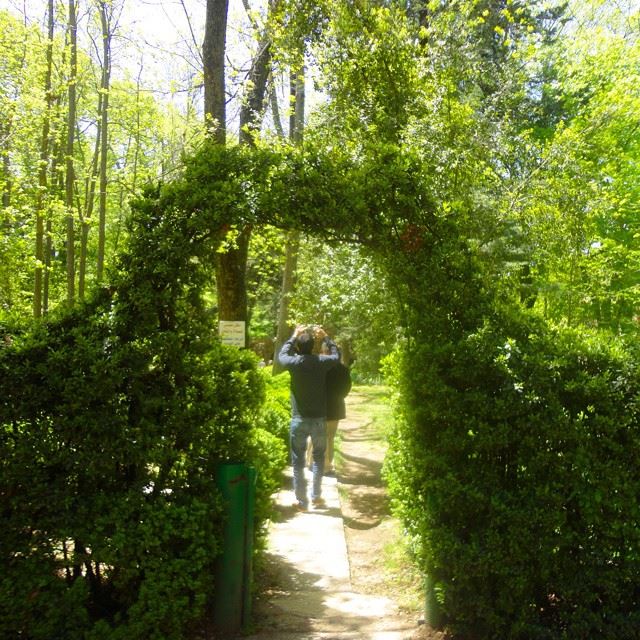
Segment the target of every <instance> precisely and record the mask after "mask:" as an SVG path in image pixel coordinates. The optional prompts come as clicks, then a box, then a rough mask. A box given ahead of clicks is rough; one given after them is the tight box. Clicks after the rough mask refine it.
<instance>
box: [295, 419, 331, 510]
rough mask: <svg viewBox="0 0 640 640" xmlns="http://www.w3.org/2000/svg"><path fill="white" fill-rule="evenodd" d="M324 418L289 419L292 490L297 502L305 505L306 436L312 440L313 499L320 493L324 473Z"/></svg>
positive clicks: (325, 434)
mask: <svg viewBox="0 0 640 640" xmlns="http://www.w3.org/2000/svg"><path fill="white" fill-rule="evenodd" d="M325 425H326V420H325V419H324V418H301V417H296V418H292V419H291V430H290V439H291V464H292V465H293V491H294V493H295V494H296V500H297V501H298V503H299V504H301V505H304V506H306V505H307V502H308V500H307V481H306V479H305V477H304V463H305V454H306V451H307V438H308V437H309V436H311V442H313V467H312V471H313V487H312V490H311V498H312V499H313V500H315V499H317V498H319V497H320V495H321V494H322V474H323V473H324V452H325V449H326V448H327V430H326V426H325Z"/></svg>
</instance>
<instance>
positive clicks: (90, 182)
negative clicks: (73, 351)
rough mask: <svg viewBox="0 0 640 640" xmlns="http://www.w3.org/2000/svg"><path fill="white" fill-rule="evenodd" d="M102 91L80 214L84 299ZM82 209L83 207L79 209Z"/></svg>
mask: <svg viewBox="0 0 640 640" xmlns="http://www.w3.org/2000/svg"><path fill="white" fill-rule="evenodd" d="M102 100H103V98H102V93H99V94H98V127H97V131H96V139H95V143H94V145H93V156H92V157H91V164H90V167H89V171H88V175H87V178H86V186H85V197H84V212H82V213H81V216H80V224H81V234H80V258H79V260H78V298H80V300H83V299H84V286H85V276H86V271H87V251H88V244H89V227H90V224H91V217H92V216H93V204H94V201H95V195H96V180H97V177H98V157H99V155H100V140H101V139H102V137H101V135H100V127H101V124H102V123H101V120H100V113H101V112H102ZM79 210H80V211H82V209H79Z"/></svg>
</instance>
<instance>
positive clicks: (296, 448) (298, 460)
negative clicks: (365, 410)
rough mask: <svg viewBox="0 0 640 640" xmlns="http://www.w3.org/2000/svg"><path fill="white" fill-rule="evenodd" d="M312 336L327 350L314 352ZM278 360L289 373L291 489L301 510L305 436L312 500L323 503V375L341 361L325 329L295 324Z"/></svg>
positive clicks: (304, 496) (304, 501)
mask: <svg viewBox="0 0 640 640" xmlns="http://www.w3.org/2000/svg"><path fill="white" fill-rule="evenodd" d="M314 339H318V340H322V341H323V344H324V347H325V350H326V353H323V354H320V355H315V354H314V353H313V345H314ZM278 359H279V361H280V364H282V366H283V367H284V368H285V369H287V370H288V371H289V373H290V374H291V427H290V432H289V433H290V442H291V464H292V466H293V490H294V492H295V494H296V504H295V505H294V506H295V507H296V508H297V509H298V510H300V511H306V509H307V506H308V499H307V483H306V479H305V477H304V463H305V451H306V448H307V438H308V437H311V440H312V442H313V445H314V455H313V487H312V491H311V501H312V503H313V505H314V506H315V507H322V506H324V500H323V499H322V475H323V473H324V455H325V450H326V443H327V435H326V425H325V423H326V417H327V397H326V386H325V384H326V383H325V377H326V373H327V371H329V370H330V369H331V368H333V367H334V366H336V365H337V364H338V362H339V361H340V353H339V351H338V347H337V346H336V344H335V343H334V342H333V341H332V340H330V339H329V336H327V334H326V332H325V331H324V329H322V328H321V327H315V328H314V329H313V330H310V329H308V328H307V327H305V326H302V325H299V326H298V327H296V329H295V331H294V332H293V335H292V336H291V337H290V338H289V339H288V340H287V341H286V342H285V343H284V345H282V349H281V350H280V353H279V354H278Z"/></svg>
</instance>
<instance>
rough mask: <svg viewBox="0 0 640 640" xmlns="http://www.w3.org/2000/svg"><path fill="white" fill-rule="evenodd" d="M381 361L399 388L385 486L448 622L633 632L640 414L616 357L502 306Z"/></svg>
mask: <svg viewBox="0 0 640 640" xmlns="http://www.w3.org/2000/svg"><path fill="white" fill-rule="evenodd" d="M634 362H635V364H632V363H634ZM389 367H390V373H391V374H392V377H393V378H394V380H395V382H396V383H397V384H399V385H400V387H401V388H402V389H403V390H404V393H403V402H402V405H401V406H400V408H399V412H398V424H397V428H396V433H395V435H394V437H393V442H392V447H391V448H392V451H393V453H392V455H391V456H390V457H389V459H388V460H387V477H388V479H389V481H390V485H391V489H392V492H393V494H394V496H395V500H396V504H397V507H398V510H399V513H400V514H401V515H402V517H403V519H404V521H405V522H406V523H407V527H408V532H409V534H410V536H411V537H412V539H413V540H414V543H415V547H416V550H417V553H418V556H419V558H420V562H421V564H422V566H423V568H424V570H425V571H426V573H428V575H429V576H430V577H431V578H432V580H433V581H435V588H436V597H437V598H438V599H439V601H440V603H441V607H442V611H443V613H444V615H445V617H446V622H447V623H448V624H449V626H450V628H451V629H452V630H454V631H455V632H457V633H458V634H459V636H460V637H462V638H467V637H468V638H494V637H504V638H522V639H525V638H527V639H531V638H549V639H551V638H553V639H556V638H593V637H599V638H611V639H614V638H632V637H635V636H634V634H635V631H634V630H637V628H638V624H639V623H640V621H639V620H638V617H637V616H638V599H639V598H640V592H639V591H638V576H639V575H640V539H639V536H638V527H637V520H638V511H637V493H638V491H639V490H640V475H639V474H638V465H639V463H640V460H638V450H639V444H640V443H639V437H640V430H639V427H640V411H639V405H638V399H639V393H638V385H637V381H638V373H639V372H638V367H637V359H634V358H633V357H632V354H631V353H630V351H629V349H628V347H627V348H625V346H624V344H622V343H619V342H616V341H613V340H611V338H610V337H599V336H596V335H592V336H590V337H586V336H582V335H580V333H579V332H576V331H570V330H556V331H549V329H548V328H546V327H545V326H544V324H542V323H541V322H540V321H539V319H537V318H535V317H531V316H527V315H526V314H525V315H520V314H519V313H515V312H514V311H513V310H511V311H505V310H503V311H495V312H493V313H491V314H490V315H487V316H486V317H485V318H484V319H483V321H482V322H481V323H480V324H479V325H478V326H477V328H475V330H468V331H461V332H460V333H459V334H458V335H457V336H455V337H453V339H451V337H449V339H448V340H434V338H433V336H432V335H429V334H425V333H423V334H422V335H421V337H419V338H414V339H411V340H410V341H409V342H408V344H407V347H406V349H404V350H403V352H402V355H401V356H400V355H398V356H397V357H395V358H393V359H391V360H390V361H389ZM456 637H457V636H456Z"/></svg>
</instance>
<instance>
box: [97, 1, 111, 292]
mask: <svg viewBox="0 0 640 640" xmlns="http://www.w3.org/2000/svg"><path fill="white" fill-rule="evenodd" d="M100 22H101V24H102V55H103V60H102V96H103V100H102V111H101V113H100V119H101V125H100V134H101V141H100V195H99V203H98V265H97V270H96V279H97V281H98V282H102V277H103V272H104V252H105V243H106V225H107V150H108V141H109V136H108V131H109V88H110V84H111V35H112V34H111V29H110V25H109V16H108V14H107V3H106V1H105V0H102V1H101V2H100Z"/></svg>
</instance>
